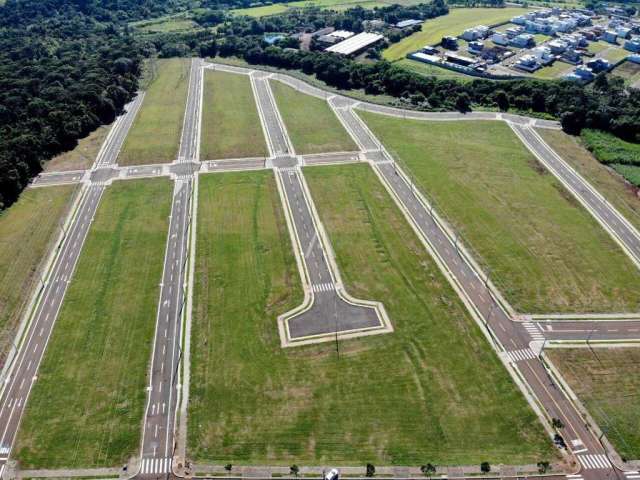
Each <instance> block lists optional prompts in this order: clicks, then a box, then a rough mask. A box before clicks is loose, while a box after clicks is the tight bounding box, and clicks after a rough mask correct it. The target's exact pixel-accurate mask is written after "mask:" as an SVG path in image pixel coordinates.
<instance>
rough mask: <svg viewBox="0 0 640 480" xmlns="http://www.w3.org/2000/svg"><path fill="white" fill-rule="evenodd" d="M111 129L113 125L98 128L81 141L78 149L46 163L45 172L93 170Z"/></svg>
mask: <svg viewBox="0 0 640 480" xmlns="http://www.w3.org/2000/svg"><path fill="white" fill-rule="evenodd" d="M110 129H111V125H103V126H102V127H98V128H97V129H96V130H94V131H93V132H91V133H90V134H89V135H87V136H86V137H85V138H83V139H81V140H80V141H79V142H78V146H77V147H76V148H74V149H73V150H70V151H68V152H65V153H61V154H60V155H57V156H55V157H53V158H52V159H51V160H49V161H48V162H47V163H45V165H44V170H45V172H66V171H69V170H85V169H87V168H91V165H93V162H94V161H95V159H96V157H97V156H98V152H99V151H100V147H101V146H102V144H103V143H104V140H105V138H107V135H108V134H109V130H110Z"/></svg>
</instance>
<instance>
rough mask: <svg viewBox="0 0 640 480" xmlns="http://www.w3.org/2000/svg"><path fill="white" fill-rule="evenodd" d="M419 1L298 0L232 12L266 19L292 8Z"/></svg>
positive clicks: (412, 2)
mask: <svg viewBox="0 0 640 480" xmlns="http://www.w3.org/2000/svg"><path fill="white" fill-rule="evenodd" d="M420 2H421V0H394V1H392V0H300V1H297V2H287V3H274V4H272V5H265V6H261V7H249V8H238V9H235V10H232V12H233V13H234V14H235V15H249V16H250V17H256V18H257V17H266V16H269V15H277V14H278V13H282V12H286V11H287V10H290V9H292V8H305V7H319V8H330V9H332V10H338V11H340V10H347V9H348V8H354V7H362V8H375V7H385V6H388V5H393V4H394V3H398V4H400V5H415V4H418V3H420Z"/></svg>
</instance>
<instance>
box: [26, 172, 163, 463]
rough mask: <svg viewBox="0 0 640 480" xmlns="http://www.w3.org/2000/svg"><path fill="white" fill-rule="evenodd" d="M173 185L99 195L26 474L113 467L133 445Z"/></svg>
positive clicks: (51, 352) (31, 427)
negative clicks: (35, 471) (32, 469)
mask: <svg viewBox="0 0 640 480" xmlns="http://www.w3.org/2000/svg"><path fill="white" fill-rule="evenodd" d="M170 202H171V184H170V182H168V181H167V180H165V179H154V180H132V181H127V182H121V183H115V184H114V185H112V186H111V187H109V188H108V189H107V190H106V192H105V193H104V197H103V198H102V203H101V205H100V207H99V209H98V212H97V214H96V217H95V220H94V223H93V225H92V226H91V230H90V232H89V236H88V237H87V240H86V243H85V245H84V247H83V252H82V255H81V257H80V260H79V263H78V266H77V268H76V272H75V274H74V276H73V279H72V281H71V284H70V285H69V290H68V292H67V295H66V297H65V300H64V303H63V305H62V309H61V311H60V315H59V318H58V320H57V322H56V326H55V328H54V331H53V334H52V337H51V339H50V341H49V345H48V347H47V352H46V354H45V357H44V361H43V363H42V365H41V367H40V370H39V373H38V380H37V382H36V383H35V385H34V388H33V391H32V393H31V398H30V399H29V403H28V405H27V411H26V414H25V417H24V419H23V421H22V427H21V430H20V433H19V434H18V444H17V446H16V452H17V455H16V458H18V459H19V460H20V464H21V466H23V467H25V468H63V467H70V468H74V467H75V468H80V467H113V466H118V465H122V464H123V462H126V461H127V460H128V458H129V457H130V456H131V455H132V454H135V452H136V450H137V449H138V448H139V446H140V426H141V422H142V417H143V410H144V405H145V401H146V390H145V386H146V384H147V367H148V364H149V358H150V356H151V345H152V343H153V342H152V340H153V332H154V327H155V318H156V303H157V301H158V294H159V286H158V282H159V281H160V278H161V275H162V264H163V256H164V247H165V238H166V234H167V230H168V219H167V217H168V215H169V213H170Z"/></svg>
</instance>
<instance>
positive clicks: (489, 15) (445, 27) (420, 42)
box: [382, 7, 528, 61]
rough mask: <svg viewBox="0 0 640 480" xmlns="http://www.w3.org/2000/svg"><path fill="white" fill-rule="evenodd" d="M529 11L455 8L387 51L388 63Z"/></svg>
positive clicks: (385, 56) (425, 23) (385, 51)
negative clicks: (449, 36) (446, 39)
mask: <svg viewBox="0 0 640 480" xmlns="http://www.w3.org/2000/svg"><path fill="white" fill-rule="evenodd" d="M527 11H528V10H526V9H523V8H517V7H507V8H452V9H451V11H450V12H449V13H448V14H447V15H443V16H441V17H436V18H431V19H429V20H427V21H425V22H424V23H423V24H422V30H421V31H419V32H416V33H414V34H412V35H409V36H408V37H406V38H403V39H402V40H400V41H399V42H398V43H394V44H393V45H391V46H390V47H389V48H387V49H386V50H384V52H383V54H382V55H383V57H384V58H385V59H386V60H390V61H393V60H400V59H402V58H405V57H406V56H407V54H408V53H410V52H414V51H416V50H419V49H421V48H422V47H424V46H425V45H435V44H436V43H438V42H440V41H441V40H442V37H444V36H446V35H453V36H456V35H460V34H461V33H462V32H463V31H464V30H465V29H467V28H471V27H475V26H476V25H487V26H489V25H495V24H497V23H502V22H506V21H508V20H509V19H510V18H512V17H514V16H516V15H522V14H523V13H526V12H527Z"/></svg>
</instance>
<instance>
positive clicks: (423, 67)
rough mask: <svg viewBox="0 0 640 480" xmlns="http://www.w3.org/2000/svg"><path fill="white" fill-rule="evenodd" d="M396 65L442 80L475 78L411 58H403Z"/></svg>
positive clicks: (467, 80)
mask: <svg viewBox="0 0 640 480" xmlns="http://www.w3.org/2000/svg"><path fill="white" fill-rule="evenodd" d="M394 65H397V66H400V67H402V68H404V69H406V70H409V71H411V72H414V73H418V74H420V75H425V76H427V77H437V78H439V79H441V80H458V81H461V82H469V81H471V80H473V77H471V76H469V75H465V74H464V73H460V72H456V71H454V70H449V69H447V68H442V67H438V66H437V65H431V64H429V63H422V62H417V61H415V60H409V59H408V58H403V59H402V60H398V61H397V62H395V63H394Z"/></svg>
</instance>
